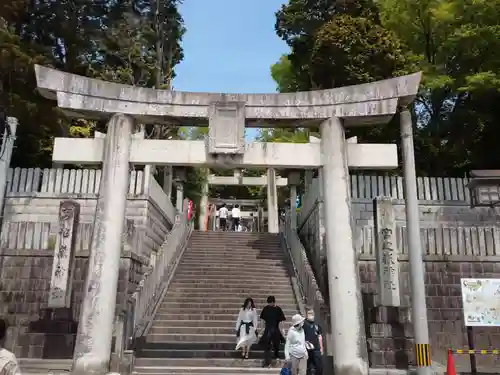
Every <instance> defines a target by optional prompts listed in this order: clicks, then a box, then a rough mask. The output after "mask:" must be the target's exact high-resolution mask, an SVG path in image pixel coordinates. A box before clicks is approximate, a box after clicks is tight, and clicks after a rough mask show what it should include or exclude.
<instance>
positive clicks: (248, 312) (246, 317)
mask: <svg viewBox="0 0 500 375" xmlns="http://www.w3.org/2000/svg"><path fill="white" fill-rule="evenodd" d="M257 324H258V315H257V310H256V309H255V303H254V302H253V299H251V298H247V299H246V300H245V302H244V303H243V306H242V307H241V310H240V312H239V314H238V319H236V337H237V338H238V343H237V344H236V350H238V349H240V348H241V356H242V357H243V358H248V355H249V353H250V348H251V347H252V345H253V344H255V342H257Z"/></svg>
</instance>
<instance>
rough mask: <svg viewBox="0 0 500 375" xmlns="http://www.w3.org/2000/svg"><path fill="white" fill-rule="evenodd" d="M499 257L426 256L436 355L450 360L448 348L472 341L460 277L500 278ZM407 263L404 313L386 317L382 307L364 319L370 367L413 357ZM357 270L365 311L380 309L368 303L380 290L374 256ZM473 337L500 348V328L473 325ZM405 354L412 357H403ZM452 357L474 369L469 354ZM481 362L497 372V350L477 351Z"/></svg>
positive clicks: (404, 267) (461, 367)
mask: <svg viewBox="0 0 500 375" xmlns="http://www.w3.org/2000/svg"><path fill="white" fill-rule="evenodd" d="M403 259H404V257H403ZM499 261H500V258H499V257H474V258H472V257H461V256H455V257H454V256H450V257H448V258H447V259H438V257H432V256H428V257H426V259H425V270H426V274H425V284H426V295H427V314H428V319H429V333H430V340H431V354H432V360H433V361H437V362H439V363H441V364H444V365H446V359H447V350H448V349H463V348H466V347H467V346H468V343H467V333H466V327H465V325H464V318H463V313H462V299H461V288H460V278H467V277H472V278H474V277H478V278H500V262H499ZM408 266H409V264H408V262H407V261H402V262H400V285H401V296H402V299H401V302H402V305H403V306H406V308H400V309H399V310H400V314H399V316H398V318H397V319H395V320H393V321H392V324H391V322H390V319H384V318H386V317H383V316H382V317H381V315H383V314H380V313H379V314H378V317H377V316H374V315H376V314H371V317H372V319H371V320H370V319H367V321H366V322H365V325H366V326H367V340H368V345H369V351H370V360H371V366H372V367H396V366H397V367H400V368H405V366H407V364H408V362H409V364H410V365H411V364H412V362H413V360H414V358H415V357H414V354H413V340H412V339H411V337H412V332H411V324H409V323H410V321H408V320H406V317H407V316H408V315H409V314H410V309H409V308H408V306H409V305H410V284H409V273H408ZM359 270H360V278H361V283H362V289H363V293H364V295H365V311H366V312H367V315H368V316H369V315H370V313H372V312H375V310H376V309H373V308H372V307H371V304H370V301H371V300H372V299H373V296H374V294H375V293H376V282H377V276H376V267H375V260H374V259H373V260H367V259H366V257H365V259H363V257H361V259H360V262H359ZM389 313H390V311H389ZM395 315H397V314H395ZM380 318H382V319H380ZM389 318H390V317H389ZM365 319H366V317H365ZM377 320H378V322H377ZM384 320H386V321H389V322H384ZM377 323H378V324H377ZM370 336H371V337H370ZM377 336H378V337H377ZM405 336H406V337H405ZM474 340H475V344H476V348H477V349H499V348H500V328H483V327H477V328H474ZM405 359H406V360H407V361H408V362H405ZM454 359H455V365H456V367H457V372H467V371H470V367H469V358H468V356H466V355H461V356H455V358H454ZM477 365H478V370H479V371H483V372H495V371H497V370H498V368H500V358H498V356H493V355H478V356H477Z"/></svg>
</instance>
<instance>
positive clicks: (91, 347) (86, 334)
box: [73, 114, 134, 375]
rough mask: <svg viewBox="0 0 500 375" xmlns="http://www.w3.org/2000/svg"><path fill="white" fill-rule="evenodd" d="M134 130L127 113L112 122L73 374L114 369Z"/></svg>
mask: <svg viewBox="0 0 500 375" xmlns="http://www.w3.org/2000/svg"><path fill="white" fill-rule="evenodd" d="M133 129H134V120H133V119H132V118H131V117H129V116H126V115H123V114H116V115H114V116H113V117H112V118H111V120H110V121H109V123H108V131H107V134H106V138H105V145H104V158H103V160H104V161H103V168H102V177H101V184H100V188H99V198H98V202H97V208H96V214H95V219H94V227H93V231H92V245H91V252H90V259H89V269H88V274H87V280H86V283H85V297H84V300H83V303H82V312H81V317H80V321H79V326H78V336H77V342H76V346H75V353H74V358H73V373H75V374H79V375H80V374H81V375H83V374H85V375H102V374H106V373H107V372H108V370H109V362H110V355H111V340H112V335H113V323H114V321H115V309H116V295H117V289H118V274H119V272H118V271H119V266H120V255H121V249H122V236H123V230H124V220H125V208H126V201H127V191H128V178H129V160H130V146H131V143H132V131H133Z"/></svg>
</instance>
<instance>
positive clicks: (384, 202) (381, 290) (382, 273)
mask: <svg viewBox="0 0 500 375" xmlns="http://www.w3.org/2000/svg"><path fill="white" fill-rule="evenodd" d="M374 205H375V218H376V220H375V236H376V242H375V243H376V246H377V248H376V255H377V283H378V294H379V298H378V302H379V303H380V305H382V306H400V304H401V301H400V294H399V260H398V249H397V247H396V222H395V214H394V206H393V204H392V199H391V198H390V197H377V198H375V200H374Z"/></svg>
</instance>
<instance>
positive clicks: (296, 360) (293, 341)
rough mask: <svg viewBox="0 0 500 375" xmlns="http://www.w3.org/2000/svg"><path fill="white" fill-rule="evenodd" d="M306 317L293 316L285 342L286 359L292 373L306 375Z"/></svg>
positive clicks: (292, 374) (293, 374)
mask: <svg viewBox="0 0 500 375" xmlns="http://www.w3.org/2000/svg"><path fill="white" fill-rule="evenodd" d="M304 320H305V319H304V317H303V316H302V315H300V314H296V315H294V316H293V317H292V327H290V328H289V329H288V333H287V335H286V342H285V360H286V361H289V362H290V369H291V375H306V373H307V348H306V337H305V334H304V328H303V326H304Z"/></svg>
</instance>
